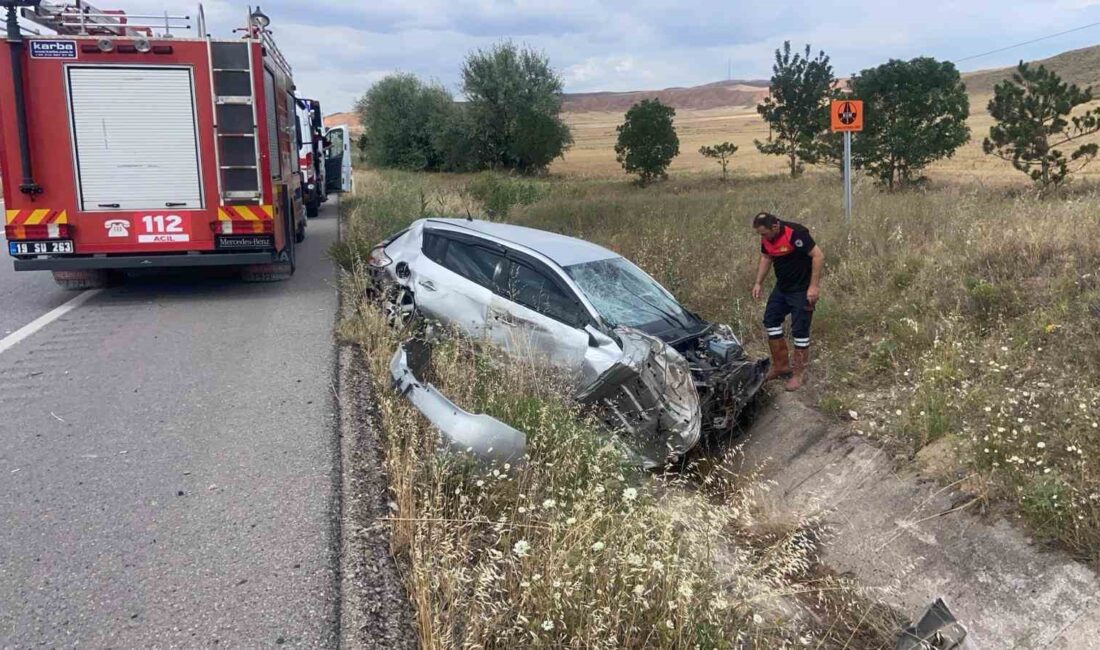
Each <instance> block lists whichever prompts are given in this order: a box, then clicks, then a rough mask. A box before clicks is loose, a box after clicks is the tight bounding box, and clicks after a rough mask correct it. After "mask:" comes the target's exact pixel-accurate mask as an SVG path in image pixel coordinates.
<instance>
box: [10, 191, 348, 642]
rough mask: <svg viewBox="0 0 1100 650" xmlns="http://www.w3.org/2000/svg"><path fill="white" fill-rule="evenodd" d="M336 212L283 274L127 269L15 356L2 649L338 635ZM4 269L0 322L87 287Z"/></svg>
mask: <svg viewBox="0 0 1100 650" xmlns="http://www.w3.org/2000/svg"><path fill="white" fill-rule="evenodd" d="M333 203H335V202H333ZM336 227H337V221H336V209H335V205H330V206H327V208H326V210H325V211H324V212H323V213H322V217H321V218H320V219H316V220H312V221H311V222H310V225H309V236H308V239H307V240H306V242H305V243H304V244H303V245H301V246H300V248H299V249H298V251H299V253H298V254H299V266H298V273H297V274H296V275H295V276H294V278H293V279H292V280H290V281H289V282H285V283H276V284H259V285H250V284H243V283H241V282H239V281H237V280H236V279H235V278H234V277H232V276H227V275H226V274H223V273H218V272H211V271H205V272H191V271H188V272H173V273H172V274H166V275H155V276H150V277H142V278H132V279H130V280H129V281H128V282H127V283H125V284H124V285H122V286H119V287H115V288H111V289H108V290H106V291H104V292H103V293H100V294H99V295H96V296H95V297H93V298H92V299H91V300H89V301H88V302H87V303H85V304H83V305H81V306H80V307H78V308H76V309H75V310H73V311H71V312H69V313H68V314H66V315H65V316H64V317H62V318H61V319H60V320H58V321H56V322H54V323H52V324H50V325H48V326H46V327H45V328H44V329H42V330H41V331H38V332H37V333H35V334H34V335H32V336H31V337H30V338H27V339H26V340H23V341H21V342H19V343H18V344H16V345H14V346H13V347H11V348H10V349H8V350H7V351H4V352H0V432H2V433H0V443H2V444H0V647H13V646H14V647H28V646H47V647H58V646H73V645H77V644H79V645H81V646H91V647H150V646H158V647H164V646H177V647H178V646H188V647H195V646H211V645H215V644H220V645H223V646H229V647H239V646H250V647H251V646H269V645H270V646H273V645H280V644H286V645H299V646H310V647H315V646H333V645H335V643H336V639H337V623H338V621H337V612H338V601H337V589H336V585H337V575H336V567H337V562H336V557H335V548H336V545H335V537H336V524H335V522H336V521H337V519H336V500H335V499H336V497H335V495H336V487H335V486H336V485H337V483H336V478H335V472H336V454H337V445H336V441H335V423H334V419H335V414H334V403H333V397H332V382H333V359H332V351H333V345H332V334H331V332H332V324H333V318H334V315H335V313H336V290H335V286H334V282H333V273H332V266H331V264H330V263H329V261H328V260H327V257H326V250H327V248H328V245H329V244H330V243H331V242H332V241H333V240H334V239H335V237H336ZM0 269H2V270H0V301H2V302H0V339H3V337H4V336H5V333H6V332H9V331H15V330H18V328H20V327H22V326H24V325H26V324H27V323H29V322H31V321H33V320H34V319H36V318H37V317H39V316H41V315H43V314H44V313H46V312H48V311H49V310H51V309H52V308H54V307H56V306H58V305H60V304H62V303H64V302H66V301H67V300H69V299H71V298H73V297H74V295H75V294H73V293H68V292H64V291H61V290H60V289H57V288H55V287H54V285H53V283H52V281H51V280H50V278H49V276H48V274H38V273H20V274H16V273H14V272H12V271H11V270H10V260H8V259H7V257H6V255H5V256H4V259H3V260H0Z"/></svg>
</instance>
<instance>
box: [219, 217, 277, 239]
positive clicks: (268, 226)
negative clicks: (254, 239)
mask: <svg viewBox="0 0 1100 650" xmlns="http://www.w3.org/2000/svg"><path fill="white" fill-rule="evenodd" d="M210 227H211V228H213V229H214V234H215V235H270V234H273V233H274V232H275V222H274V221H244V220H240V221H214V222H212V223H211V224H210Z"/></svg>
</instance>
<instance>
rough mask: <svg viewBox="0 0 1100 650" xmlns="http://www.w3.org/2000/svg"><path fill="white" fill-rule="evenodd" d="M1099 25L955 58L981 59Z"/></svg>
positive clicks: (960, 61)
mask: <svg viewBox="0 0 1100 650" xmlns="http://www.w3.org/2000/svg"><path fill="white" fill-rule="evenodd" d="M1097 26H1100V22H1095V23H1089V24H1088V25H1082V26H1081V27H1074V28H1073V29H1067V30H1066V31H1064V32H1058V33H1057V34H1049V35H1047V36H1040V37H1039V38H1036V39H1032V40H1030V41H1024V42H1023V43H1016V44H1015V45H1009V46H1007V47H1001V48H997V49H996V50H990V51H988V52H982V53H981V54H974V55H971V56H967V57H963V58H961V59H955V63H962V62H963V61H969V60H971V59H980V58H982V57H983V56H989V55H990V54H998V53H1000V52H1007V51H1008V50H1014V49H1016V48H1018V47H1023V46H1025V45H1031V44H1032V43H1038V42H1040V41H1045V40H1048V39H1051V38H1058V37H1059V36H1065V35H1066V34H1072V33H1073V32H1079V31H1082V30H1085V29H1089V28H1090V27H1097Z"/></svg>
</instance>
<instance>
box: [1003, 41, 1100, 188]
mask: <svg viewBox="0 0 1100 650" xmlns="http://www.w3.org/2000/svg"><path fill="white" fill-rule="evenodd" d="M1091 101H1092V88H1091V87H1089V88H1086V89H1084V90H1081V89H1080V88H1078V87H1077V86H1076V85H1074V84H1067V83H1065V82H1063V81H1062V78H1061V77H1059V76H1058V75H1057V74H1056V73H1054V72H1053V71H1051V70H1048V69H1047V68H1046V67H1045V66H1041V65H1040V66H1037V67H1036V66H1031V65H1028V64H1027V63H1024V62H1023V61H1021V62H1020V65H1019V66H1018V67H1017V68H1016V72H1015V73H1014V74H1013V75H1012V78H1011V79H1006V80H1005V81H1004V82H1002V83H999V84H997V86H996V87H995V88H994V89H993V99H991V100H990V101H989V114H990V115H992V116H993V119H995V120H997V123H996V124H994V125H993V126H992V127H990V128H989V137H988V138H986V139H985V141H984V142H983V143H982V148H983V149H984V150H985V152H986V153H987V154H993V155H995V156H997V157H998V158H1001V159H1004V160H1008V161H1011V162H1012V166H1013V167H1015V168H1016V169H1018V170H1020V171H1022V172H1024V173H1025V174H1027V175H1028V176H1030V177H1031V179H1032V180H1033V181H1035V183H1036V184H1037V185H1038V186H1039V187H1040V188H1041V189H1048V188H1050V187H1056V186H1058V185H1061V184H1062V183H1063V182H1064V181H1065V180H1066V178H1067V177H1068V176H1069V175H1070V174H1071V173H1074V172H1078V171H1080V170H1081V169H1083V168H1084V167H1085V166H1086V165H1088V164H1089V163H1090V162H1092V160H1093V158H1095V157H1096V155H1097V153H1100V146H1098V145H1097V144H1096V143H1094V142H1086V143H1084V144H1081V145H1079V146H1077V148H1076V149H1075V150H1074V151H1073V153H1071V154H1070V155H1069V157H1068V158H1067V157H1066V155H1065V154H1064V153H1063V152H1062V151H1061V150H1060V149H1059V147H1062V146H1065V145H1071V144H1073V143H1074V142H1076V141H1078V140H1080V139H1081V138H1084V137H1087V136H1089V135H1092V134H1093V133H1096V132H1098V131H1100V109H1093V110H1089V111H1085V112H1084V113H1082V114H1079V115H1075V116H1073V117H1070V114H1071V113H1072V112H1073V110H1074V109H1075V108H1077V107H1078V106H1082V105H1084V104H1088V103H1090V102H1091ZM1071 164H1072V165H1073V167H1072V168H1071Z"/></svg>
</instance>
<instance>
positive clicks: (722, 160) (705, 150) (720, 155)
mask: <svg viewBox="0 0 1100 650" xmlns="http://www.w3.org/2000/svg"><path fill="white" fill-rule="evenodd" d="M699 153H700V154H701V155H702V156H703V157H705V158H710V159H712V160H716V161H718V164H719V165H721V166H722V178H723V179H725V178H729V166H730V158H733V154H735V153H737V145H735V144H733V143H732V142H723V143H722V144H713V145H704V146H702V147H699Z"/></svg>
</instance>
